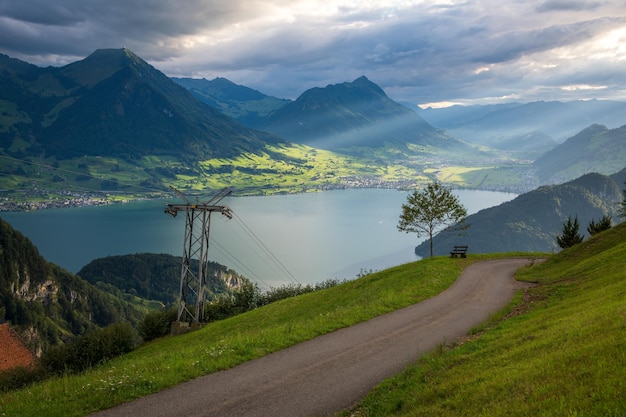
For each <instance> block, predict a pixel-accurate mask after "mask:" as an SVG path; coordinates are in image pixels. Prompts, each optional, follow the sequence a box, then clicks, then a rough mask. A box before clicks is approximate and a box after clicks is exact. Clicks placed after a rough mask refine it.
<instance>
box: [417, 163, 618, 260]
mask: <svg viewBox="0 0 626 417" xmlns="http://www.w3.org/2000/svg"><path fill="white" fill-rule="evenodd" d="M625 181H626V168H623V169H622V170H621V171H620V172H618V173H616V174H613V175H611V176H607V175H602V174H597V173H592V174H586V175H583V176H582V177H580V178H577V179H576V180H574V181H569V182H567V183H564V184H559V185H546V186H542V187H539V188H537V189H536V190H533V191H530V192H528V193H524V194H521V195H519V196H517V197H516V198H515V199H513V200H511V201H508V202H506V203H503V204H501V205H499V206H496V207H491V208H488V209H484V210H481V211H479V212H478V213H475V214H472V215H470V216H468V217H467V223H468V224H469V228H467V229H466V230H465V231H463V232H459V231H456V230H453V229H447V230H443V231H441V232H440V233H438V234H437V235H436V236H435V237H434V238H433V253H434V255H447V254H448V253H449V252H450V251H451V250H452V247H453V246H455V245H468V246H469V250H470V253H471V252H474V253H492V252H518V251H519V252H553V251H556V250H558V249H559V248H558V246H557V244H556V235H557V234H558V233H561V232H562V229H563V223H564V222H565V221H566V220H567V217H568V216H571V217H572V218H575V217H577V218H578V220H579V223H580V225H581V230H580V233H582V234H586V227H587V225H588V224H589V223H590V222H591V221H592V220H595V221H596V222H597V221H598V220H600V218H602V216H604V215H607V214H608V215H610V216H611V217H612V218H613V219H614V221H615V222H619V216H618V207H619V203H620V202H621V201H622V198H623V194H622V190H623V188H624V182H625ZM415 253H416V254H417V255H419V256H422V257H424V256H428V254H429V245H428V241H426V242H423V243H421V244H420V245H418V246H417V247H416V248H415Z"/></svg>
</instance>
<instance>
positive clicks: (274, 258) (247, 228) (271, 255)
mask: <svg viewBox="0 0 626 417" xmlns="http://www.w3.org/2000/svg"><path fill="white" fill-rule="evenodd" d="M233 218H234V219H235V221H236V222H237V223H238V224H239V225H240V226H241V227H242V228H243V230H244V231H245V232H246V233H248V235H249V236H251V237H252V240H253V241H254V242H255V243H256V244H257V245H258V246H259V247H260V248H261V249H262V250H263V251H264V252H265V254H266V255H268V256H269V259H270V260H271V261H272V262H273V263H274V264H275V265H276V266H277V267H278V268H279V269H280V270H281V271H282V272H283V273H285V274H286V275H287V277H289V278H290V279H291V280H292V281H293V282H295V283H297V284H300V282H299V281H298V279H297V278H296V277H295V276H294V275H293V274H292V273H291V272H290V271H289V270H288V269H287V267H286V266H285V265H284V264H283V263H282V262H281V261H280V259H278V257H277V256H276V255H274V253H273V252H272V251H271V250H270V249H269V248H268V247H267V245H265V243H263V241H262V240H261V239H260V238H259V237H258V236H257V235H256V233H254V231H253V230H252V229H251V228H250V226H248V225H247V224H246V223H245V222H244V221H243V219H242V218H241V217H239V215H237V213H233Z"/></svg>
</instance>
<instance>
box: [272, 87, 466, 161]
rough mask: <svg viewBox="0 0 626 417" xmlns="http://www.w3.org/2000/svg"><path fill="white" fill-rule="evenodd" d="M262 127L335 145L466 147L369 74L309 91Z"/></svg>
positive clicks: (296, 139)
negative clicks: (391, 95) (396, 98)
mask: <svg viewBox="0 0 626 417" xmlns="http://www.w3.org/2000/svg"><path fill="white" fill-rule="evenodd" d="M262 128H263V129H265V130H267V131H269V132H272V133H275V134H277V135H279V136H281V137H284V138H287V139H289V140H291V141H294V142H298V143H304V144H307V145H310V146H313V147H317V148H322V149H330V150H344V151H345V150H349V149H350V148H351V147H372V148H381V147H384V146H385V144H393V145H396V146H402V147H405V146H406V144H413V145H418V146H432V147H435V148H440V149H454V148H457V149H458V148H463V147H464V145H463V144H462V143H461V142H458V141H457V140H455V139H453V138H452V137H451V136H449V135H447V134H446V133H445V132H443V131H439V130H437V129H435V128H433V127H432V126H431V125H429V124H428V123H427V122H426V121H425V120H424V119H422V118H421V117H420V116H418V115H417V113H415V112H414V111H412V110H409V109H408V108H406V107H404V106H402V105H400V104H398V103H396V102H394V101H393V100H391V99H390V98H389V97H387V95H386V94H385V92H384V91H383V90H382V89H381V88H380V87H379V86H377V85H376V84H374V83H373V82H371V81H370V80H368V79H367V78H366V77H360V78H358V79H356V80H354V81H353V82H351V83H342V84H335V85H329V86H327V87H325V88H313V89H310V90H308V91H305V92H304V93H303V94H302V95H301V96H300V97H298V99H297V100H295V101H294V102H292V103H290V104H288V105H286V106H284V107H283V108H281V109H279V110H277V111H276V112H274V113H273V114H272V115H271V116H270V117H269V119H268V121H267V122H266V123H265V124H264V125H263V126H262Z"/></svg>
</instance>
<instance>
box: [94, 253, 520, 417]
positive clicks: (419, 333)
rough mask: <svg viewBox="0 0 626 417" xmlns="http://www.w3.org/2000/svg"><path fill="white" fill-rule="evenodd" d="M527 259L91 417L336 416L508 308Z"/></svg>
mask: <svg viewBox="0 0 626 417" xmlns="http://www.w3.org/2000/svg"><path fill="white" fill-rule="evenodd" d="M528 262H529V261H528V260H526V259H505V260H495V261H487V262H481V263H477V264H474V265H472V266H470V267H469V268H467V269H466V270H465V271H464V272H463V274H462V275H461V276H460V277H459V279H458V280H457V281H456V282H455V283H454V285H452V286H451V287H450V288H449V289H447V290H446V291H444V292H443V293H441V294H440V295H438V296H436V297H433V298H431V299H429V300H426V301H424V302H421V303H419V304H416V305H413V306H410V307H407V308H404V309H402V310H398V311H395V312H393V313H389V314H386V315H384V316H380V317H377V318H375V319H373V320H370V321H367V322H364V323H361V324H358V325H355V326H352V327H349V328H345V329H342V330H338V331H336V332H333V333H330V334H327V335H324V336H321V337H318V338H316V339H313V340H311V341H308V342H305V343H301V344H299V345H296V346H293V347H291V348H289V349H285V350H282V351H280V352H276V353H274V354H271V355H268V356H265V357H263V358H260V359H257V360H254V361H250V362H246V363H244V364H242V365H240V366H238V367H236V368H233V369H230V370H227V371H222V372H218V373H215V374H211V375H207V376H205V377H201V378H198V379H195V380H193V381H190V382H187V383H184V384H180V385H178V386H176V387H174V388H171V389H168V390H165V391H163V392H160V393H158V394H154V395H151V396H148V397H146V398H142V399H139V400H136V401H133V402H131V403H128V404H125V405H122V406H119V407H116V408H113V409H110V410H107V411H105V412H101V413H98V414H94V416H98V417H106V416H116V417H118V416H133V417H141V416H146V417H148V416H149V417H160V416H163V417H166V416H167V417H178V416H181V417H182V416H185V417H194V416H196V417H199V416H211V417H213V416H228V417H235V416H246V417H266V416H267V417H269V416H271V417H280V416H288V417H294V416H321V415H332V413H334V412H336V411H339V410H342V409H345V408H348V407H350V406H352V405H353V404H354V403H356V402H357V401H359V399H361V398H362V397H363V396H364V395H365V394H366V393H367V392H368V391H369V390H371V389H372V388H373V387H374V386H376V385H377V384H378V383H379V382H381V381H382V380H383V379H384V378H387V377H389V376H392V375H394V374H396V373H398V372H400V371H402V370H403V369H404V368H405V367H406V365H407V364H409V363H411V362H413V361H415V359H416V358H417V357H418V356H419V355H421V354H423V353H425V352H426V351H428V350H431V349H433V348H434V347H436V346H437V345H439V344H441V343H446V342H452V341H454V340H456V339H457V338H459V337H462V336H464V335H466V334H467V331H468V330H469V329H470V328H472V327H474V326H476V325H478V324H480V323H481V322H483V321H485V320H486V319H487V318H488V317H489V314H490V313H492V312H494V311H497V310H499V309H501V308H502V307H504V306H505V305H506V304H507V303H508V302H509V300H510V299H511V297H512V296H513V294H514V293H515V291H516V290H518V289H520V288H522V287H523V286H524V284H521V283H518V282H516V281H515V280H514V279H513V274H514V272H515V271H516V270H517V269H518V268H519V267H521V266H523V265H526V264H528Z"/></svg>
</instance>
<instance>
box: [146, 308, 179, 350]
mask: <svg viewBox="0 0 626 417" xmlns="http://www.w3.org/2000/svg"><path fill="white" fill-rule="evenodd" d="M177 315H178V311H176V309H175V308H170V309H168V310H160V311H153V312H151V313H148V314H146V316H145V317H144V318H143V320H142V321H141V322H139V326H138V331H139V336H141V338H142V339H143V340H144V341H146V342H148V341H150V340H153V339H156V338H157V337H163V336H167V335H168V334H169V332H170V326H171V324H172V322H174V321H176V318H177Z"/></svg>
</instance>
